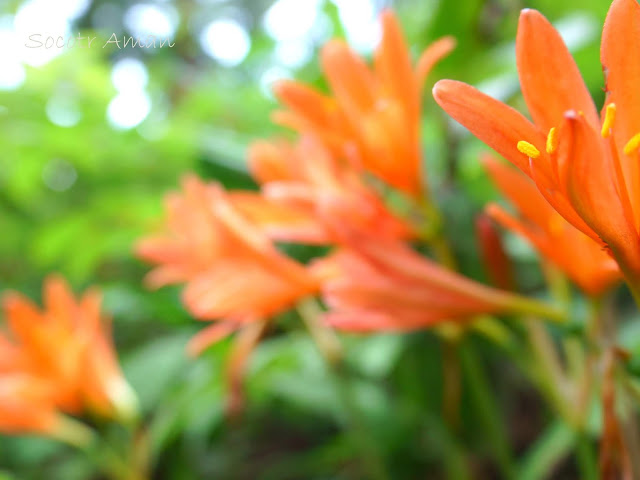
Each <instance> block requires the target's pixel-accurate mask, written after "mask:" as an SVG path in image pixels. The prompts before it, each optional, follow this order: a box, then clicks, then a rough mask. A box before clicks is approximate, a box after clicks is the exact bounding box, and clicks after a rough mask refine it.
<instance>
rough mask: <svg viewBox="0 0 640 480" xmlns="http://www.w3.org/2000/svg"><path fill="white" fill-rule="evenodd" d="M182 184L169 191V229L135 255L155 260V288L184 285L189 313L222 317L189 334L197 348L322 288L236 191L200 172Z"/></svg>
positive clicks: (152, 275)
mask: <svg viewBox="0 0 640 480" xmlns="http://www.w3.org/2000/svg"><path fill="white" fill-rule="evenodd" d="M182 184H183V190H184V192H183V193H182V194H177V193H176V194H172V195H170V196H168V197H167V201H166V209H167V215H168V218H167V224H166V227H167V228H166V230H167V231H166V232H165V233H163V234H160V235H157V236H153V237H150V238H147V239H144V240H142V241H141V242H140V243H139V244H138V246H137V253H138V255H139V256H140V257H142V258H143V259H145V260H147V261H149V262H152V263H156V264H158V266H157V267H156V268H155V269H154V270H153V271H152V272H151V273H149V275H148V276H147V279H146V280H147V283H148V284H149V285H150V286H151V287H153V288H157V287H160V286H163V285H167V284H170V283H186V288H185V290H184V292H183V301H184V303H185V305H186V307H187V309H188V310H189V312H191V314H193V315H194V316H195V317H196V318H199V319H202V320H214V319H222V320H223V321H222V322H220V323H216V324H214V325H213V326H212V327H210V328H209V329H205V330H204V331H203V332H201V333H200V334H199V335H197V336H196V337H195V338H194V339H193V340H192V342H191V344H190V350H191V351H192V352H194V353H196V352H199V351H201V350H202V349H203V348H205V347H206V346H208V345H209V344H210V343H212V342H213V341H216V340H218V339H220V338H222V337H224V336H226V335H228V334H230V333H232V332H233V331H235V330H236V329H238V328H240V327H241V326H243V325H244V326H246V325H247V324H251V323H254V322H264V321H265V320H268V319H269V318H270V317H272V316H273V315H276V314H277V313H280V312H282V311H283V310H286V309H288V308H290V307H291V306H292V305H294V304H295V302H296V301H297V300H298V299H300V298H302V297H305V296H307V295H310V294H313V293H314V292H316V291H317V290H318V288H319V286H318V282H317V280H316V279H314V278H313V277H312V276H311V274H310V273H309V271H308V270H307V269H305V267H304V266H303V265H300V264H298V263H297V262H295V261H294V260H291V259H289V258H288V257H286V256H285V255H283V254H282V253H280V252H279V251H278V250H277V249H276V247H275V246H274V245H273V244H272V242H271V240H269V238H268V237H267V236H266V235H265V233H264V231H262V230H261V229H260V228H258V227H257V226H255V225H253V224H252V223H251V222H249V221H248V220H247V218H245V216H243V215H242V213H241V209H239V208H237V207H236V206H235V205H234V199H233V194H227V193H226V192H225V191H224V190H223V189H222V188H221V187H220V186H219V185H217V184H213V183H211V184H204V183H203V182H201V181H200V180H199V179H198V178H196V177H195V176H189V177H186V178H185V179H184V180H183V182H182ZM239 201H240V203H241V204H242V200H239ZM245 208H248V207H247V206H246V205H245ZM254 213H255V212H254ZM255 215H256V216H258V215H259V213H255Z"/></svg>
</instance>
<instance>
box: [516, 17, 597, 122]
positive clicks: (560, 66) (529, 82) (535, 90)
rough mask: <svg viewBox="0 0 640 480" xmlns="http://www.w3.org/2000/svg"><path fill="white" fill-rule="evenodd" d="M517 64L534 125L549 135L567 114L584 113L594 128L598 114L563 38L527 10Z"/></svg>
mask: <svg viewBox="0 0 640 480" xmlns="http://www.w3.org/2000/svg"><path fill="white" fill-rule="evenodd" d="M516 61H517V65H518V73H519V76H520V85H521V87H522V94H523V95H524V99H525V101H526V102H527V106H528V107H529V112H530V113H531V117H532V118H533V121H534V122H535V123H536V125H538V126H539V127H540V128H542V130H543V131H545V132H546V131H548V130H549V129H550V128H551V127H556V126H558V125H559V124H560V123H561V122H562V118H563V115H564V112H565V111H567V110H572V109H573V110H576V111H582V112H584V114H585V116H586V117H587V121H588V122H589V123H590V124H591V125H593V126H594V127H595V126H597V125H599V124H600V119H599V117H598V112H597V111H596V108H595V105H594V104H593V99H592V98H591V95H590V94H589V90H587V87H586V86H585V84H584V81H583V80H582V75H581V74H580V71H579V70H578V67H577V65H576V63H575V61H574V60H573V57H572V56H571V54H570V53H569V50H568V49H567V47H566V45H565V44H564V42H563V40H562V37H560V34H559V33H558V32H557V31H556V30H555V28H553V26H552V25H551V23H549V21H548V20H547V19H546V18H545V17H544V16H543V15H542V14H541V13H540V12H538V11H536V10H531V9H528V8H527V9H524V10H522V13H521V14H520V22H519V24H518V35H517V37H516Z"/></svg>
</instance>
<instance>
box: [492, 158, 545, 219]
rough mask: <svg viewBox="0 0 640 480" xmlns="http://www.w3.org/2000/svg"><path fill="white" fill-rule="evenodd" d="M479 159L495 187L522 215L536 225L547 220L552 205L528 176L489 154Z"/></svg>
mask: <svg viewBox="0 0 640 480" xmlns="http://www.w3.org/2000/svg"><path fill="white" fill-rule="evenodd" d="M480 160H481V162H482V164H483V165H484V167H485V169H486V170H487V172H488V173H489V175H490V176H491V179H492V180H493V183H494V184H495V185H496V187H498V189H499V190H500V192H501V193H502V194H503V195H504V196H505V197H507V198H508V199H509V200H510V201H511V203H513V204H514V206H515V207H516V208H517V209H518V211H519V212H520V214H521V215H522V216H523V217H525V218H527V219H529V220H531V221H532V222H534V223H536V224H538V225H544V224H545V223H546V222H547V221H548V219H549V216H550V215H551V214H553V213H554V211H553V207H551V205H549V203H548V202H547V201H546V200H545V199H544V197H543V196H542V195H541V194H540V192H538V189H537V188H536V186H535V184H534V183H533V182H532V181H531V180H530V179H529V178H528V177H526V176H525V175H524V174H522V173H520V172H519V171H518V170H516V169H514V168H513V167H511V166H509V165H505V164H503V163H500V162H499V161H498V160H497V159H495V158H494V157H492V156H491V155H483V156H482V157H481V159H480Z"/></svg>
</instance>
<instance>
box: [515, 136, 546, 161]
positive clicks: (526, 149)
mask: <svg viewBox="0 0 640 480" xmlns="http://www.w3.org/2000/svg"><path fill="white" fill-rule="evenodd" d="M517 148H518V151H519V152H520V153H524V154H525V155H526V156H527V157H529V158H538V157H539V156H540V150H538V149H537V148H536V147H535V146H534V145H532V144H530V143H529V142H525V141H524V140H520V141H519V142H518V145H517Z"/></svg>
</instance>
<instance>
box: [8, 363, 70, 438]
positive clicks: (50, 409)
mask: <svg viewBox="0 0 640 480" xmlns="http://www.w3.org/2000/svg"><path fill="white" fill-rule="evenodd" d="M54 392H55V387H54V385H53V384H51V382H46V381H43V380H42V379H40V378H38V377H34V376H31V375H29V374H26V373H21V372H2V374H0V432H3V433H8V434H19V433H40V434H44V435H51V434H53V433H54V432H55V431H56V430H57V429H58V428H59V416H58V412H57V408H56V404H55V399H54V397H55V395H54Z"/></svg>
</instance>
